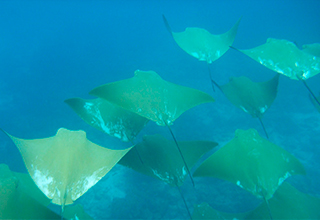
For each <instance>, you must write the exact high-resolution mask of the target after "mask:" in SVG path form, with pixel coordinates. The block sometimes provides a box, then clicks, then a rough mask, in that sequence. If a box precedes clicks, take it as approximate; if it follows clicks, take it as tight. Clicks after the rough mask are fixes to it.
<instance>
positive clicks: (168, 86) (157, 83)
mask: <svg viewBox="0 0 320 220" xmlns="http://www.w3.org/2000/svg"><path fill="white" fill-rule="evenodd" d="M90 94H91V95H94V96H98V97H100V98H103V99H106V100H107V101H109V102H111V103H114V104H116V105H118V106H121V107H122V108H125V109H127V110H129V111H132V112H134V113H136V114H138V115H141V116H143V117H145V118H147V119H149V120H152V121H154V122H156V123H157V124H158V125H161V126H165V125H166V124H168V125H171V124H172V123H173V121H175V120H176V119H177V118H178V117H179V116H180V115H181V114H182V113H184V112H185V111H187V110H188V109H190V108H192V107H195V106H197V105H199V104H202V103H207V102H213V101H214V99H213V98H212V97H211V96H209V95H208V94H206V93H204V92H201V91H198V90H196V89H192V88H188V87H184V86H180V85H176V84H173V83H170V82H167V81H165V80H163V79H162V78H161V77H160V76H159V75H158V74H157V73H156V72H154V71H140V70H137V71H135V76H134V77H132V78H130V79H125V80H121V81H117V82H113V83H108V84H105V85H102V86H100V87H97V88H95V89H93V90H92V91H91V92H90Z"/></svg>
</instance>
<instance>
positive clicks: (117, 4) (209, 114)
mask: <svg viewBox="0 0 320 220" xmlns="http://www.w3.org/2000/svg"><path fill="white" fill-rule="evenodd" d="M319 9H320V1H318V0H287V1H281V2H280V1H278V0H266V1H265V0H256V1H254V0H247V1H240V0H226V1H209V0H208V1H203V0H202V1H201V0H199V1H182V0H181V1H147V0H145V1H142V0H140V1H139V0H132V1H130V0H127V1H124V0H123V1H0V76H1V78H0V127H1V128H2V129H4V130H6V131H7V132H9V133H11V134H13V135H15V136H17V137H21V138H28V139H29V138H43V137H49V136H53V135H54V134H55V132H56V131H57V129H58V128H60V127H66V128H68V129H75V130H76V129H82V130H85V131H86V132H87V135H88V138H89V139H90V140H91V141H93V142H95V143H97V144H100V145H102V146H105V147H109V148H115V149H119V148H125V147H128V146H130V145H129V144H127V143H122V142H120V141H118V140H116V139H114V138H112V137H109V136H107V135H105V134H103V133H101V132H100V131H97V130H95V129H94V128H92V127H90V126H89V125H87V124H86V123H85V122H83V121H82V120H81V119H80V118H79V117H78V116H77V115H76V114H75V113H74V112H73V111H72V110H71V108H69V107H68V106H67V105H66V104H65V103H63V101H64V100H65V99H67V98H72V97H82V98H92V97H90V96H89V95H88V92H89V91H90V90H91V89H93V88H95V87H96V86H99V85H101V84H104V83H108V82H113V81H117V80H121V79H126V78H129V77H132V76H133V73H134V71H135V70H137V69H140V70H154V71H156V72H157V73H158V74H159V75H160V76H161V77H162V78H163V79H165V80H167V81H170V82H173V83H176V84H180V85H184V86H188V87H192V88H196V89H199V90H202V91H204V92H207V93H209V94H211V95H212V96H213V97H214V98H215V99H216V102H215V103H213V104H204V105H200V106H197V107H195V108H193V109H191V110H189V111H188V112H186V113H184V114H183V115H182V116H181V117H180V118H179V119H178V120H176V122H175V123H174V125H173V127H172V129H173V131H174V133H175V134H176V136H177V139H178V140H212V141H216V142H218V143H219V146H220V147H221V146H223V145H224V144H225V143H227V142H228V141H230V140H231V139H232V138H233V136H234V132H235V130H236V129H249V128H255V129H257V130H258V132H259V133H260V134H261V135H262V136H263V131H262V129H261V127H260V125H259V122H258V121H257V120H256V119H253V118H252V117H251V116H250V115H248V114H246V113H244V112H242V111H241V110H239V109H237V108H235V107H234V106H233V105H232V104H231V103H229V102H228V100H227V99H226V98H225V97H224V96H223V95H222V94H221V93H220V92H219V91H217V92H215V93H213V92H212V88H211V84H210V82H209V80H208V72H207V71H208V69H207V65H206V63H205V62H200V61H198V60H197V59H195V58H193V57H191V56H190V55H188V54H186V53H185V52H184V51H183V50H182V49H180V48H179V47H178V46H177V44H176V43H175V42H174V40H173V39H172V37H171V36H170V34H169V33H168V32H167V30H166V28H165V26H164V24H163V21H162V14H164V15H165V16H166V18H167V19H168V21H169V23H170V25H171V27H172V30H173V31H175V32H179V31H183V30H184V29H185V28H186V27H200V28H204V29H207V30H208V31H209V32H211V33H213V34H221V33H224V32H226V31H228V30H229V29H230V28H231V27H232V26H233V25H234V24H235V22H236V21H237V20H238V19H239V18H240V17H241V16H242V20H241V23H240V25H239V29H238V33H237V36H236V39H235V41H234V44H233V45H234V46H235V47H237V48H240V49H249V48H253V47H256V46H258V45H260V44H263V43H265V41H266V39H267V38H269V37H272V38H279V39H287V40H290V41H294V42H296V43H297V44H298V45H303V44H311V43H316V42H320V23H319V21H320V14H319ZM211 69H212V71H213V75H214V78H215V80H216V81H217V82H218V83H220V84H225V83H227V82H228V79H229V77H231V76H247V77H249V78H250V79H252V80H253V81H265V80H268V79H270V78H272V76H274V72H272V71H271V70H269V69H267V68H265V67H263V66H261V65H260V64H258V63H256V62H255V61H253V60H251V59H250V58H248V57H246V56H245V55H243V54H241V53H239V52H237V51H233V50H229V51H228V52H227V53H226V54H225V55H224V56H222V57H221V58H220V59H218V60H217V61H215V62H214V63H213V64H211ZM307 83H308V84H309V86H310V87H311V88H312V90H314V92H315V93H316V94H318V92H320V87H319V85H320V74H319V75H317V76H314V77H312V78H311V79H309V80H307ZM263 120H264V122H265V126H266V128H267V130H268V132H269V135H270V140H271V141H272V142H273V143H275V144H277V145H279V146H281V147H283V148H284V149H286V150H288V151H289V152H291V153H292V154H294V155H295V156H296V157H297V158H298V159H299V160H300V161H301V162H302V163H303V165H304V166H305V168H306V170H307V175H306V176H305V177H292V178H291V180H290V181H291V182H292V183H294V184H295V186H297V187H298V188H299V189H300V190H301V191H303V192H306V193H310V194H313V195H314V196H318V197H320V193H319V192H320V187H319V185H318V183H319V182H320V171H319V170H320V169H319V168H320V162H319V161H320V156H319V155H320V150H319V149H320V148H319V147H320V114H319V112H317V111H316V110H315V108H314V106H312V104H311V102H310V101H309V99H308V91H307V90H306V89H305V88H304V86H303V84H302V83H301V82H298V81H294V80H290V79H289V78H286V77H284V76H281V77H280V82H279V88H278V95H277V98H276V100H275V102H274V103H273V105H272V107H271V108H270V109H269V110H268V111H267V113H266V114H265V116H264V118H263ZM155 133H161V134H163V135H165V136H166V137H168V138H170V134H169V133H168V131H167V130H166V129H164V128H161V127H158V126H156V125H155V124H154V123H152V122H151V123H149V124H148V126H147V127H146V128H145V129H144V130H143V131H142V132H141V134H140V135H139V137H138V139H139V138H141V137H142V136H143V135H145V134H155ZM0 163H6V164H8V165H9V167H10V168H11V169H12V170H14V171H19V172H26V169H25V166H24V164H23V161H22V159H21V156H20V154H19V152H18V150H17V149H16V147H15V146H14V144H13V143H12V142H11V140H10V139H9V138H8V137H6V136H5V135H4V134H0ZM196 185H197V191H196V192H195V191H194V189H192V186H191V183H190V181H189V180H187V181H186V184H185V185H184V186H183V187H182V191H183V192H184V193H185V195H186V199H187V202H188V205H189V207H190V209H191V210H192V207H193V205H194V204H198V203H201V202H204V201H206V202H208V203H209V204H210V205H211V206H213V207H214V208H216V209H219V210H222V211H229V212H238V211H248V210H250V209H251V208H254V207H256V206H257V205H258V204H259V203H260V200H256V199H255V198H254V197H253V196H251V195H250V194H249V193H247V192H244V191H243V190H242V189H238V188H237V187H235V186H233V185H231V184H229V183H226V182H224V181H220V180H215V179H210V178H203V179H201V178H199V179H196ZM77 202H78V203H81V204H82V205H83V206H84V208H85V209H86V211H87V212H88V213H89V214H90V215H92V216H93V217H94V218H97V219H101V218H187V217H188V216H187V213H186V211H185V207H184V205H183V202H182V200H181V198H180V196H179V192H178V191H177V189H175V188H171V187H169V186H167V185H166V184H164V183H162V182H160V181H158V180H154V179H152V178H149V177H145V176H143V175H141V174H138V173H136V172H134V171H132V170H129V169H127V168H123V167H120V166H116V167H115V168H114V170H112V172H111V173H110V174H107V175H106V176H105V177H104V178H103V179H102V180H101V181H100V182H99V183H98V184H97V185H96V186H95V187H93V188H92V189H91V190H89V191H88V192H87V193H86V194H85V195H84V196H83V197H81V198H80V199H79V200H78V201H77Z"/></svg>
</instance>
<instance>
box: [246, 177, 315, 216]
mask: <svg viewBox="0 0 320 220" xmlns="http://www.w3.org/2000/svg"><path fill="white" fill-rule="evenodd" d="M268 202H269V207H270V212H271V214H272V217H273V219H320V212H319V207H320V199H319V198H316V197H313V196H310V195H308V194H304V193H302V192H300V191H298V190H297V189H296V188H295V187H293V186H291V185H290V184H289V183H287V182H284V183H283V184H282V185H281V186H279V189H277V191H276V192H275V193H274V196H273V197H272V198H271V199H269V201H268ZM245 219H269V211H268V207H267V205H266V203H262V204H261V205H260V206H258V207H257V208H256V209H255V210H253V211H252V212H251V213H250V214H248V215H247V216H246V218H245Z"/></svg>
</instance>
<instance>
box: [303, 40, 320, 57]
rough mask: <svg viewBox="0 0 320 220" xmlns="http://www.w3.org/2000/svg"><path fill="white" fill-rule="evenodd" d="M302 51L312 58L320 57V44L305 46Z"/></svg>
mask: <svg viewBox="0 0 320 220" xmlns="http://www.w3.org/2000/svg"><path fill="white" fill-rule="evenodd" d="M302 51H304V52H306V53H309V54H311V55H312V56H316V57H320V43H314V44H305V45H303V46H302Z"/></svg>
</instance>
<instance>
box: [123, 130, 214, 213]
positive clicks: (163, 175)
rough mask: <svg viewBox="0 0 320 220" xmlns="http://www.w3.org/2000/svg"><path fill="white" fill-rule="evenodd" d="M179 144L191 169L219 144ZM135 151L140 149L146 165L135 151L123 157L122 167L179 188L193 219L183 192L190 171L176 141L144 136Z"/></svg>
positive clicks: (187, 142)
mask: <svg viewBox="0 0 320 220" xmlns="http://www.w3.org/2000/svg"><path fill="white" fill-rule="evenodd" d="M178 143H179V147H180V149H181V153H182V154H183V157H184V158H185V162H186V163H187V166H188V167H189V168H191V167H193V166H194V165H195V163H196V162H197V161H198V160H199V159H200V157H202V156H203V155H204V154H205V153H207V152H208V151H210V150H211V149H213V148H214V147H215V146H217V145H218V144H217V143H215V142H212V141H183V142H178ZM134 148H137V151H138V152H139V154H140V156H141V159H142V161H143V163H142V162H141V160H140V158H139V155H137V151H133V150H131V151H129V152H128V153H127V154H126V155H125V156H124V157H122V159H121V160H120V161H119V164H121V165H124V166H126V167H129V168H131V169H133V170H135V171H137V172H140V173H143V174H145V175H148V176H151V177H154V178H156V179H159V180H161V181H163V182H166V183H168V184H169V185H171V186H177V187H178V189H179V192H180V194H181V196H182V199H183V201H184V204H185V206H186V208H187V210H188V213H189V215H190V216H191V214H190V212H189V209H188V206H187V204H186V201H185V199H184V197H183V195H182V193H181V191H180V186H181V185H182V184H183V182H184V180H185V178H186V176H187V175H188V172H187V169H186V166H185V164H184V162H183V160H182V159H181V157H180V154H179V151H178V150H177V148H175V142H173V141H169V140H167V139H165V138H164V137H163V136H161V135H151V136H144V137H143V141H142V142H141V143H139V144H137V145H135V146H134Z"/></svg>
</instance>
